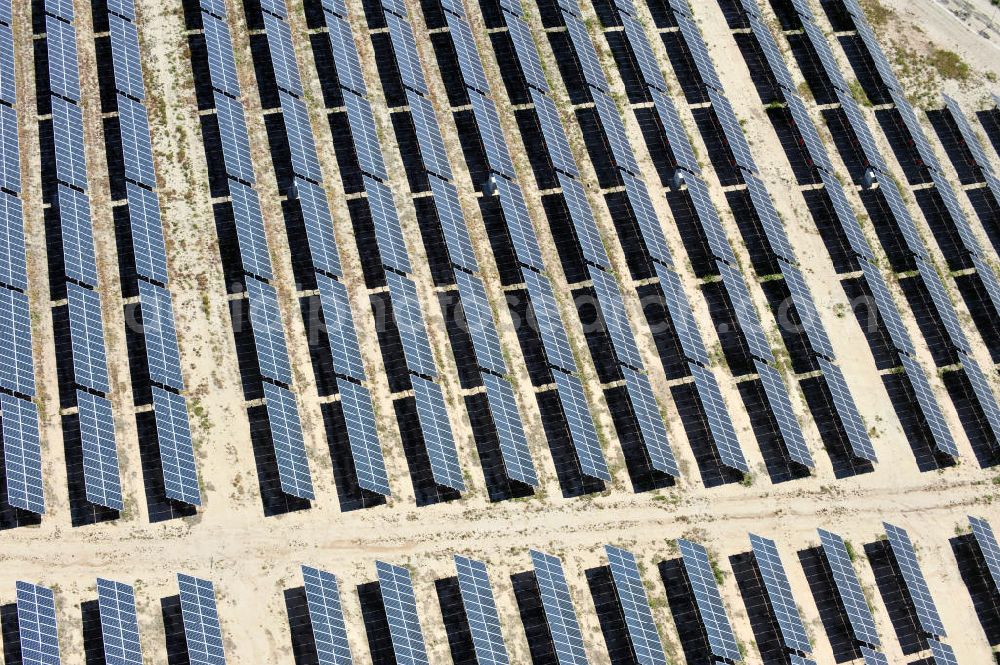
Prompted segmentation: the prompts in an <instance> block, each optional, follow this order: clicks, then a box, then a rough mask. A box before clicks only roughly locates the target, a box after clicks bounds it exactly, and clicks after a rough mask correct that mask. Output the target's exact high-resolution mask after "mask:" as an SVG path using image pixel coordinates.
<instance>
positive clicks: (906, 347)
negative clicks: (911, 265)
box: [858, 261, 916, 356]
mask: <svg viewBox="0 0 1000 665" xmlns="http://www.w3.org/2000/svg"><path fill="white" fill-rule="evenodd" d="M858 263H859V264H860V265H861V270H862V272H863V274H864V276H865V283H866V284H867V285H868V289H869V290H870V291H871V293H872V297H873V298H874V299H875V307H876V308H877V309H878V313H879V316H880V317H881V318H882V324H883V325H884V326H885V328H886V330H887V331H888V333H889V337H890V338H892V342H893V344H895V345H896V348H897V349H898V350H899V351H902V352H903V353H906V354H908V355H911V356H912V355H914V354H915V353H916V350H915V347H914V346H913V340H912V339H911V338H910V334H909V333H908V332H907V330H906V327H905V326H904V325H903V319H902V317H901V316H900V314H899V309H898V308H897V307H896V302H895V300H893V298H892V294H891V293H890V292H889V287H888V285H887V284H886V282H885V278H883V277H882V273H881V271H880V270H879V269H878V267H877V266H875V265H873V264H871V263H868V261H859V262H858Z"/></svg>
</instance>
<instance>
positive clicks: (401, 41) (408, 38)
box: [385, 12, 428, 105]
mask: <svg viewBox="0 0 1000 665" xmlns="http://www.w3.org/2000/svg"><path fill="white" fill-rule="evenodd" d="M385 22H386V25H387V26H388V27H389V38H390V39H391V40H392V50H393V52H394V53H395V54H396V67H397V68H398V69H399V76H400V79H401V80H402V81H403V86H404V87H406V88H409V89H410V90H414V91H416V92H418V93H420V94H422V95H426V94H427V92H428V90H427V82H426V81H424V70H423V67H422V66H421V64H420V56H419V54H418V53H417V41H416V39H414V38H413V27H412V26H411V25H410V22H409V21H408V20H406V15H405V14H404V15H403V17H402V18H400V17H398V16H396V15H395V14H392V13H390V12H386V13H385ZM407 96H409V95H407ZM411 105H412V102H411Z"/></svg>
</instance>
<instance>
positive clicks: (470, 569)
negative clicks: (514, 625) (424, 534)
mask: <svg viewBox="0 0 1000 665" xmlns="http://www.w3.org/2000/svg"><path fill="white" fill-rule="evenodd" d="M455 569H456V570H457V571H458V589H459V593H460V594H461V596H462V607H463V608H464V609H465V616H466V619H467V621H468V623H469V630H470V631H471V633H472V647H473V649H475V652H476V662H477V664H478V665H508V663H510V658H509V656H508V655H507V647H506V645H505V644H504V640H503V631H502V629H501V628H500V615H499V613H498V612H497V605H496V601H495V600H494V599H493V588H492V587H491V586H490V578H489V574H488V573H487V572H486V564H484V563H483V562H481V561H476V560H475V559H469V558H467V557H463V556H458V555H456V556H455Z"/></svg>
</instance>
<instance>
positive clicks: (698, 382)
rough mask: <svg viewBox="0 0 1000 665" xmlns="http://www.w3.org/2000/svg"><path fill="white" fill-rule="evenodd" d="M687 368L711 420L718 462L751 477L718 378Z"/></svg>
mask: <svg viewBox="0 0 1000 665" xmlns="http://www.w3.org/2000/svg"><path fill="white" fill-rule="evenodd" d="M688 367H689V368H690V370H691V374H692V375H693V376H694V384H695V388H696V389H697V390H698V396H699V398H700V399H701V405H702V408H703V409H704V411H705V417H706V418H707V419H708V429H709V431H710V432H711V434H712V439H713V440H714V441H715V448H716V450H717V451H718V453H719V460H720V461H721V462H722V463H723V464H725V465H726V466H728V467H729V468H731V469H736V470H737V471H742V472H743V473H750V465H748V464H747V461H746V458H745V457H744V456H743V450H742V449H740V442H739V439H737V438H736V430H735V429H734V428H733V421H732V419H731V418H730V417H729V408H728V407H727V406H726V402H725V400H723V398H722V391H721V390H720V389H719V383H718V381H717V380H716V378H715V374H713V373H712V371H711V370H709V369H707V368H705V367H702V366H701V365H696V364H694V363H692V362H689V363H688Z"/></svg>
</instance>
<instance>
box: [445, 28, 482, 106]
mask: <svg viewBox="0 0 1000 665" xmlns="http://www.w3.org/2000/svg"><path fill="white" fill-rule="evenodd" d="M445 20H447V22H448V29H449V30H450V32H451V41H452V44H454V46H455V54H456V55H457V56H458V67H459V70H460V71H461V73H462V80H463V81H465V85H467V86H468V87H470V88H472V89H473V90H478V91H479V92H480V93H482V94H484V95H488V94H489V93H490V84H489V82H488V81H487V80H486V72H484V71H483V62H482V60H480V58H479V48H478V47H477V46H476V40H475V38H474V37H473V36H472V30H471V28H469V24H468V23H466V22H465V19H463V18H461V17H460V16H456V15H455V14H452V13H450V12H445ZM472 96H474V95H470V97H472Z"/></svg>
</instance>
